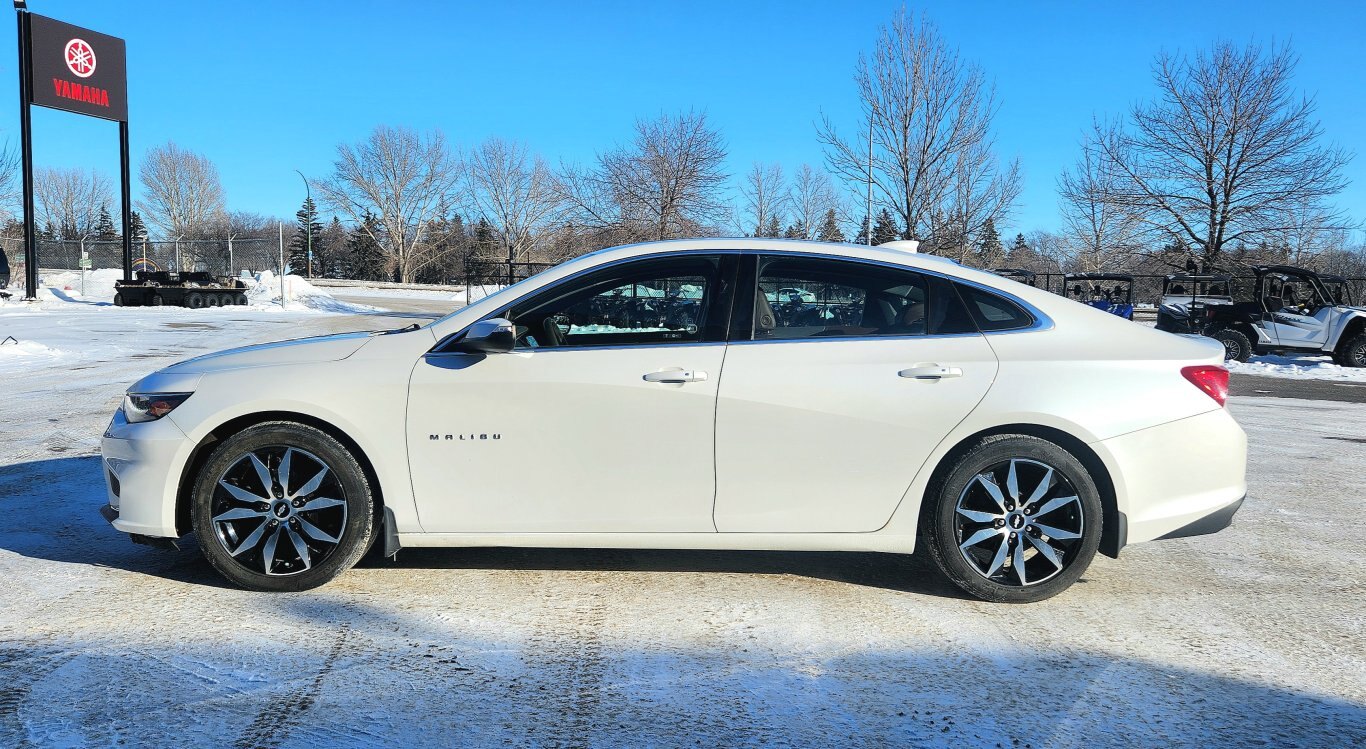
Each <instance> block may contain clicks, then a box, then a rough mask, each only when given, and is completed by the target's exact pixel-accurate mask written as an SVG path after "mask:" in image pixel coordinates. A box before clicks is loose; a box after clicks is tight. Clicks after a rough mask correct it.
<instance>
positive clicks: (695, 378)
mask: <svg viewBox="0 0 1366 749" xmlns="http://www.w3.org/2000/svg"><path fill="white" fill-rule="evenodd" d="M644 379H645V381H646V382H666V383H674V384H679V383H684V382H706V381H707V373H706V372H703V371H702V370H700V369H677V368H675V369H662V370H660V371H658V372H651V373H649V374H647V375H645V378H644Z"/></svg>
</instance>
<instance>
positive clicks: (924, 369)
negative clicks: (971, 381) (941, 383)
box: [897, 364, 963, 380]
mask: <svg viewBox="0 0 1366 749" xmlns="http://www.w3.org/2000/svg"><path fill="white" fill-rule="evenodd" d="M897 374H898V375H900V376H902V377H907V378H910V379H913V380H942V379H947V378H949V377H962V376H963V368H962V367H945V366H942V365H939V364H917V365H915V366H914V367H911V368H909V369H903V370H901V371H900V372H897Z"/></svg>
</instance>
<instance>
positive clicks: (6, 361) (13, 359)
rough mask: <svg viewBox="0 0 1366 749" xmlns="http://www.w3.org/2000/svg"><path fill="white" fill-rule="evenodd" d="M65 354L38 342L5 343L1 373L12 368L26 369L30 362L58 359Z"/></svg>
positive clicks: (0, 346) (1, 351)
mask: <svg viewBox="0 0 1366 749" xmlns="http://www.w3.org/2000/svg"><path fill="white" fill-rule="evenodd" d="M0 340H3V338H0ZM63 354H64V352H62V351H60V350H58V349H55V348H51V347H49V346H44V345H43V344H41V343H38V342H37V341H18V342H17V343H16V342H15V341H12V340H9V341H5V342H4V343H3V344H0V372H3V371H5V370H7V369H10V368H15V367H24V366H26V365H27V364H28V363H30V362H35V361H39V360H50V359H57V358H60V357H61V356H63Z"/></svg>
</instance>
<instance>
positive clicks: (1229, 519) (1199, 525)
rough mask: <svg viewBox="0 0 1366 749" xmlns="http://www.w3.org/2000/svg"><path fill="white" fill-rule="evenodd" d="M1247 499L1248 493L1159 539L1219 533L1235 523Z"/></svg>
mask: <svg viewBox="0 0 1366 749" xmlns="http://www.w3.org/2000/svg"><path fill="white" fill-rule="evenodd" d="M1245 499H1247V496H1246V495H1244V496H1242V497H1239V498H1238V501H1237V502H1234V503H1232V504H1230V505H1228V506H1227V507H1223V508H1220V509H1218V510H1215V511H1214V512H1211V513H1210V514H1208V515H1206V516H1204V517H1202V518H1200V519H1199V520H1194V521H1192V522H1189V523H1186V524H1185V525H1183V526H1181V527H1180V528H1177V529H1176V530H1174V531H1169V532H1168V533H1166V534H1165V535H1163V536H1160V537H1159V538H1158V539H1157V540H1159V541H1164V540H1166V539H1169V538H1187V537H1189V536H1207V535H1209V534H1211V533H1218V532H1219V531H1221V530H1223V529H1225V528H1227V527H1229V526H1230V525H1232V524H1233V516H1234V515H1235V514H1237V512H1238V510H1239V508H1241V507H1242V506H1243V500H1245Z"/></svg>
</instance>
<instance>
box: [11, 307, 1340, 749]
mask: <svg viewBox="0 0 1366 749" xmlns="http://www.w3.org/2000/svg"><path fill="white" fill-rule="evenodd" d="M59 299H60V297H56V296H55V295H54V298H53V299H51V300H48V301H44V302H43V303H42V304H40V305H37V306H36V307H33V306H28V305H13V304H12V305H8V306H3V307H0V337H3V336H4V335H9V334H14V335H15V336H16V337H17V338H19V339H20V341H21V343H20V345H18V346H16V345H14V344H10V345H9V346H4V347H0V351H3V350H4V349H14V352H13V353H3V354H0V357H3V358H0V382H3V400H2V401H0V402H2V403H3V408H0V517H3V518H4V522H3V523H0V746H4V747H10V746H73V747H76V746H92V747H105V746H114V745H135V746H168V747H169V746H177V747H183V746H212V747H219V746H238V747H329V748H330V747H340V746H395V745H406V746H490V745H516V746H622V747H643V746H701V747H722V746H724V747H735V746H761V745H765V746H837V747H851V746H867V747H884V746H953V747H977V746H982V747H996V746H1003V747H1012V748H1013V747H1026V746H1030V747H1050V746H1058V747H1073V746H1083V745H1084V746H1087V747H1110V746H1115V747H1119V746H1154V747H1157V746H1160V747H1171V746H1243V745H1252V744H1256V745H1268V746H1277V747H1289V746H1302V747H1327V746H1334V747H1336V746H1344V747H1345V746H1354V745H1355V746H1361V745H1363V743H1364V742H1366V635H1363V632H1366V587H1364V586H1363V577H1362V574H1361V564H1360V540H1359V534H1358V533H1356V532H1355V531H1353V530H1352V528H1353V527H1354V522H1355V521H1354V520H1351V518H1355V517H1356V516H1357V515H1359V514H1360V513H1361V510H1362V504H1361V502H1362V500H1361V492H1360V486H1361V469H1362V466H1363V465H1366V405H1355V404H1341V403H1328V402H1322V401H1298V400H1287V399H1252V398H1235V399H1233V401H1232V402H1231V408H1232V409H1233V411H1234V413H1235V415H1236V416H1237V417H1238V418H1239V419H1240V420H1241V421H1242V423H1243V424H1244V426H1245V428H1246V429H1247V431H1248V433H1249V437H1250V440H1251V452H1252V456H1251V462H1250V466H1249V469H1250V488H1251V493H1250V497H1249V499H1248V501H1247V504H1246V505H1245V507H1244V508H1243V510H1242V512H1241V513H1240V514H1239V515H1238V518H1237V520H1236V521H1235V524H1234V526H1233V527H1232V528H1230V529H1228V530H1226V531H1224V532H1222V533H1220V534H1217V535H1214V536H1209V537H1203V538H1192V539H1182V540H1174V541H1166V542H1156V543H1151V544H1145V545H1139V546H1134V547H1130V548H1129V549H1126V550H1125V552H1124V554H1123V555H1122V557H1121V558H1120V559H1119V560H1110V559H1105V558H1098V559H1097V561H1096V563H1095V565H1094V566H1093V567H1092V569H1091V571H1090V572H1089V573H1088V574H1087V575H1086V577H1085V578H1084V579H1083V581H1082V582H1080V583H1079V584H1078V585H1077V586H1075V587H1074V588H1073V589H1072V590H1071V591H1069V592H1068V593H1066V594H1064V595H1062V596H1060V597H1058V598H1055V599H1052V600H1050V601H1046V602H1044V603H1041V604H1035V605H1029V606H1015V607H1011V606H1001V605H990V604H984V603H978V602H975V601H968V600H964V599H962V598H960V597H959V596H958V595H957V594H956V593H955V592H954V590H953V589H952V588H950V587H949V586H947V585H946V584H944V583H942V582H940V581H939V579H938V578H937V576H936V575H935V574H934V573H933V572H932V571H931V570H930V569H929V568H928V567H927V566H926V565H925V564H924V563H923V562H922V561H921V560H918V559H905V558H900V557H894V556H886V555H875V554H798V553H718V552H660V551H651V552H641V551H557V550H404V551H403V552H401V553H400V555H399V559H398V561H397V563H393V562H387V561H370V562H368V563H364V564H363V565H362V566H361V567H360V568H358V569H356V570H354V571H352V572H350V573H347V574H346V575H344V576H343V577H342V578H340V579H339V580H338V581H336V582H335V583H333V584H331V585H329V586H327V587H324V588H322V589H320V590H317V591H312V592H309V593H302V594H290V595H263V594H255V593H247V592H243V591H240V590H236V589H231V588H228V587H225V585H224V584H223V582H222V581H221V579H220V578H219V577H218V576H217V575H216V574H215V573H214V572H213V571H212V570H211V569H210V568H209V566H208V565H207V564H206V563H205V562H204V561H203V560H202V559H201V558H200V556H199V555H198V553H197V551H195V549H194V546H193V543H191V544H190V545H189V546H188V548H186V549H185V550H182V551H179V552H165V551H159V550H154V549H150V548H146V547H141V546H135V545H133V544H131V543H129V541H128V540H127V538H126V537H124V536H122V535H120V534H117V533H115V532H114V531H113V530H112V529H110V528H109V526H108V525H107V524H106V523H105V522H104V520H103V519H101V518H100V516H99V515H98V513H97V508H98V507H99V505H100V504H102V503H103V502H104V489H103V483H102V479H101V476H100V467H99V459H98V457H97V450H98V439H99V435H100V433H101V431H102V430H103V428H104V426H105V424H106V423H107V421H108V418H109V415H110V413H112V411H113V409H114V407H115V405H116V404H117V402H118V399H119V397H120V395H121V393H122V391H123V388H124V387H125V386H126V385H127V384H128V383H130V382H132V381H133V380H136V379H137V378H138V377H139V376H141V375H142V374H144V373H146V372H147V371H150V370H153V369H156V368H157V367H160V366H163V365H164V364H166V363H169V362H170V361H173V360H175V359H179V358H183V357H187V356H191V355H194V354H197V353H200V352H202V351H205V350H210V349H217V348H222V347H226V346H230V345H237V344H242V343H248V342H254V341H259V340H268V339H278V338H286V337H297V336H300V335H309V334H314V333H326V332H332V331H336V330H342V329H373V328H377V327H383V326H384V325H385V324H386V323H388V322H389V321H386V320H383V319H382V318H380V317H378V316H377V315H375V314H373V313H369V314H361V315H340V314H319V312H317V311H316V310H315V309H311V308H305V309H296V310H289V311H279V310H278V308H276V309H275V311H271V310H269V309H267V308H264V307H261V308H257V307H246V308H241V307H239V308H221V309H210V310H178V309H170V308H162V309H128V308H122V309H116V308H112V307H97V306H93V305H91V304H88V303H84V302H82V301H80V300H73V301H69V302H63V301H59ZM377 303H378V300H377ZM1287 424H1294V425H1295V428H1294V429H1293V430H1287V429H1286V425H1287Z"/></svg>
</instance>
